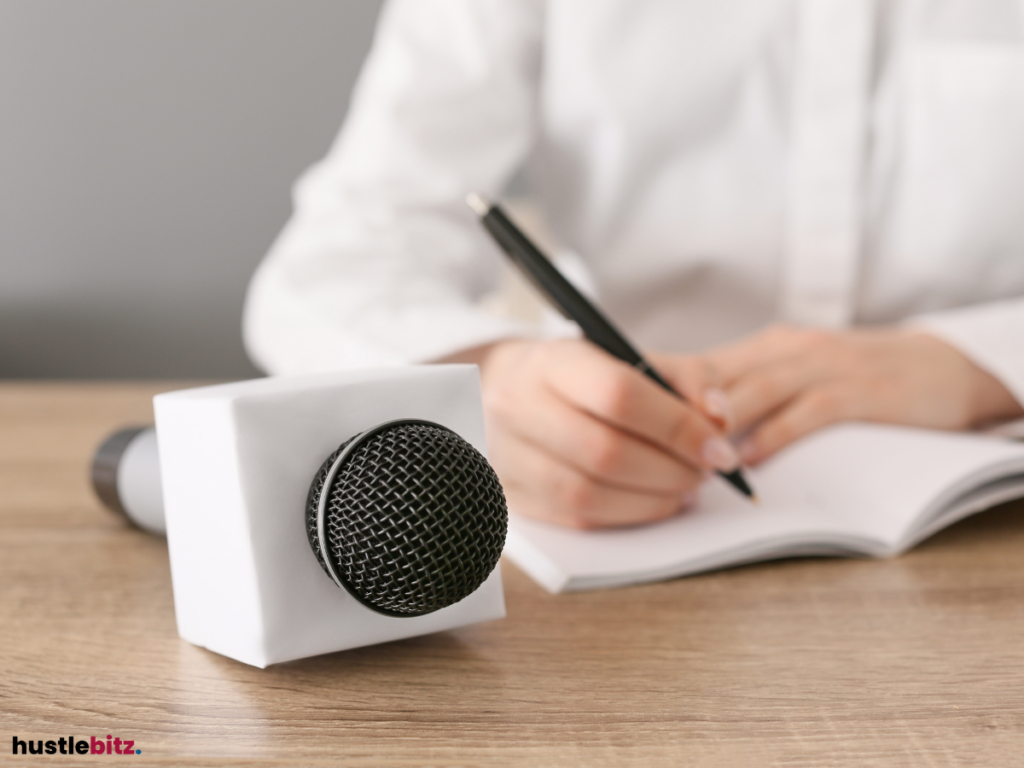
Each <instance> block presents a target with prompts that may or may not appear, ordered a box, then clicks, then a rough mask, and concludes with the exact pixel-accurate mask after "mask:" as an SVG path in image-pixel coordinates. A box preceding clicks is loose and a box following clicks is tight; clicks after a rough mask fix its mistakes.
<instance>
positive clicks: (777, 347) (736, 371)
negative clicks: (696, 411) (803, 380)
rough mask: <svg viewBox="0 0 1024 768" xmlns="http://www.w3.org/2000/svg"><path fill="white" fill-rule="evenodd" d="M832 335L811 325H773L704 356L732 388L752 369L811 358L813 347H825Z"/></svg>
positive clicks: (722, 381) (723, 382)
mask: <svg viewBox="0 0 1024 768" xmlns="http://www.w3.org/2000/svg"><path fill="white" fill-rule="evenodd" d="M831 338H832V334H830V333H829V332H827V331H823V330H819V329H814V328H798V327H795V326H790V325H782V324H780V325H773V326H769V327H768V328H766V329H764V330H763V331H759V332H757V333H755V334H753V335H751V336H748V337H746V338H744V339H740V340H739V341H737V342H734V343H732V344H727V345H725V346H722V347H719V348H717V349H714V350H712V351H711V352H709V353H707V354H706V355H704V358H705V360H706V361H707V363H708V364H709V365H711V366H712V367H713V368H714V369H715V370H716V371H718V375H719V376H720V378H721V385H722V386H723V387H725V388H729V387H731V386H732V385H733V384H734V383H735V382H736V381H737V380H738V379H740V378H741V377H743V376H746V375H748V374H749V373H750V372H751V371H753V370H755V369H757V368H760V367H762V366H765V365H770V364H772V363H775V362H778V361H779V360H782V359H787V358H791V357H794V356H799V357H808V356H810V357H813V356H814V347H816V346H817V347H822V346H828V344H829V341H830V339H831Z"/></svg>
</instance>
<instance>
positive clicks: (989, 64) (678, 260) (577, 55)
mask: <svg viewBox="0 0 1024 768" xmlns="http://www.w3.org/2000/svg"><path fill="white" fill-rule="evenodd" d="M517 174H520V175H521V176H523V177H525V178H526V179H527V180H528V184H529V188H530V192H531V196H532V199H533V200H534V201H536V203H537V205H538V207H539V208H540V209H541V210H543V212H544V214H545V218H546V222H547V226H548V228H549V229H550V232H551V233H552V235H553V237H554V238H556V239H557V241H558V243H559V245H560V247H561V248H562V249H563V251H562V257H563V261H564V263H566V264H568V266H567V269H571V270H575V271H576V272H577V273H580V270H581V269H583V270H584V271H583V272H582V273H580V274H579V277H578V280H579V282H580V284H581V285H586V284H589V285H590V286H591V288H592V289H593V291H594V294H595V295H596V297H597V299H598V302H599V303H600V305H601V306H602V307H603V308H604V309H605V310H606V312H607V313H608V314H609V315H610V316H611V317H612V318H613V320H614V321H615V322H616V323H617V324H619V325H621V326H622V327H623V328H624V329H625V331H626V333H627V334H628V335H630V336H631V337H632V338H633V339H634V341H636V342H638V343H639V344H640V345H641V346H642V347H643V348H644V349H645V350H650V352H649V354H650V358H651V359H652V360H653V361H654V363H655V365H656V367H658V369H659V370H660V371H661V372H662V373H663V374H664V375H665V376H666V377H667V378H669V380H670V381H671V382H672V383H673V384H674V385H675V386H676V387H677V388H678V389H680V390H681V391H682V392H683V393H684V394H685V395H686V396H687V400H688V403H684V402H682V401H680V400H679V399H676V398H673V397H672V396H670V395H669V394H667V393H666V392H664V391H663V390H661V389H659V388H658V387H657V386H656V385H654V384H653V383H651V382H650V381H649V380H647V379H646V378H645V377H643V376H642V375H640V374H639V373H638V372H637V371H635V370H633V369H631V368H629V367H627V366H625V365H624V364H622V363H619V362H618V361H616V360H614V359H612V358H611V357H609V356H608V355H606V354H605V353H603V352H601V351H600V350H598V349H597V348H595V347H593V346H592V345H590V344H588V343H586V342H585V341H582V340H580V339H579V338H578V336H576V337H574V336H573V334H572V333H571V332H568V331H567V330H566V327H565V325H564V324H562V325H559V324H557V323H553V322H548V321H541V322H537V321H528V320H525V319H523V318H517V317H514V316H511V315H510V314H509V313H507V312H502V311H499V310H500V307H501V304H500V302H496V301H494V300H493V299H494V291H495V290H496V288H497V287H498V286H499V284H500V281H501V277H500V275H501V272H500V264H501V262H500V256H498V255H496V254H497V252H496V250H495V248H494V246H493V244H492V243H490V242H488V240H487V238H486V235H485V234H484V233H483V231H482V230H481V228H480V227H479V225H478V222H476V221H475V220H474V217H473V216H472V214H471V212H470V211H469V210H468V208H466V207H465V204H464V202H463V201H464V198H465V196H466V194H467V193H468V192H472V191H479V192H483V193H485V194H488V195H490V196H491V197H497V196H500V194H501V193H502V191H503V190H504V189H505V188H506V186H507V185H508V184H509V183H510V180H513V179H514V177H516V175H517ZM244 330H245V338H246V343H247V346H248V349H249V351H250V354H251V356H252V357H253V359H254V360H255V361H256V362H257V363H258V364H259V365H261V366H262V367H263V368H264V369H266V370H267V371H268V372H271V373H299V372H308V371H314V370H323V369H330V368H337V367H344V366H376V365H392V364H403V363H420V362H432V361H442V360H463V361H474V362H478V363H479V364H480V367H481V381H482V387H483V393H484V407H485V415H486V419H487V428H488V440H489V446H490V447H489V450H490V453H491V460H492V463H493V464H494V466H495V468H496V470H497V472H498V474H499V477H500V478H501V480H502V483H503V485H504V487H505V490H506V492H507V495H508V499H509V503H510V506H511V507H512V508H513V509H515V510H516V511H517V512H519V513H521V514H525V515H530V516H533V517H537V518H541V519H545V520H549V521H553V522H558V523H562V524H566V525H572V526H577V527H600V526H613V525H630V524H637V523H643V522H647V521H652V520H657V519H660V518H663V517H666V516H669V515H673V514H677V513H678V512H679V511H680V509H681V508H684V507H685V506H686V505H687V504H688V503H691V502H692V500H693V498H694V494H695V492H696V491H697V489H698V488H699V486H700V484H701V483H702V482H703V481H704V480H705V479H706V478H707V477H708V476H709V475H710V474H711V471H712V470H715V469H721V470H729V469H732V468H734V467H735V466H737V465H738V464H739V463H740V462H745V463H747V464H757V463H759V462H761V461H763V460H765V459H766V458H767V457H769V456H771V455H772V454H774V453H775V452H777V451H778V450H780V449H781V448H783V447H784V446H786V445H787V444H789V443H790V442H792V441H793V440H796V439H798V438H799V437H801V436H803V435H806V434H808V433H809V432H811V431H813V430H816V429H820V428H822V427H824V426H826V425H828V424H832V423H835V422H838V421H842V420H867V421H877V422H887V423H893V424H906V425H916V426H920V427H929V428H936V429H955V430H962V429H970V428H974V427H978V426H981V425H985V424H989V423H992V422H997V421H1000V420H1006V419H1012V418H1015V417H1017V416H1020V415H1022V408H1021V403H1022V402H1024V342H1022V340H1024V5H1022V4H1021V3H1020V2H1019V0H920V1H918V2H910V1H909V0H774V1H772V2H765V0H726V1H724V2H723V0H678V1H677V2H662V1H660V0H546V1H545V0H392V2H389V3H387V4H386V6H385V7H384V9H383V12H382V15H381V19H380V23H379V27H378V30H377V33H376V38H375V41H374V44H373V48H372V51H371V53H370V55H369V58H368V60H367V63H366V65H365V69H364V71H363V73H362V75H361V78H360V81H359V83H358V85H357V87H356V89H355V92H354V95H353V99H352V104H351V109H350V112H349V115H348V118H347V121H346V124H345V126H344V127H343V129H342V131H341V133H340V135H339V138H338V140H337V141H336V143H335V144H334V146H333V148H332V149H331V151H330V153H329V154H328V156H327V157H326V159H325V160H323V161H322V162H321V163H319V164H318V165H316V166H315V167H314V168H312V169H311V170H310V171H309V172H307V174H306V175H305V176H304V177H303V178H302V179H301V181H300V182H299V183H298V185H297V188H296V191H295V213H294V216H293V218H292V220H291V221H290V222H289V224H288V225H287V227H286V228H285V230H284V231H283V233H282V234H281V236H280V238H279V239H278V240H277V242H276V244H275V245H274V247H273V249H272V251H271V253H270V254H269V255H268V257H267V258H266V260H265V261H264V262H263V263H262V264H261V266H260V268H259V269H258V271H257V273H256V275H255V277H254V279H253V282H252V284H251V287H250V291H249V295H248V299H247V304H246V313H245V318H244Z"/></svg>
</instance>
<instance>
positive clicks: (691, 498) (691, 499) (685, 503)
mask: <svg viewBox="0 0 1024 768" xmlns="http://www.w3.org/2000/svg"><path fill="white" fill-rule="evenodd" d="M696 503H697V492H696V491H687V492H686V493H684V494H683V495H682V497H681V498H680V499H679V505H680V506H681V507H683V508H684V509H689V508H690V507H692V506H693V505H694V504H696Z"/></svg>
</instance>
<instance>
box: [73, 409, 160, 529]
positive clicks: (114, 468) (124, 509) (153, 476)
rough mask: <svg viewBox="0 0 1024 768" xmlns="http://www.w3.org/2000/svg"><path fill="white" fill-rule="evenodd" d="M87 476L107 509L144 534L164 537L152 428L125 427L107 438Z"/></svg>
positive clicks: (157, 466)
mask: <svg viewBox="0 0 1024 768" xmlns="http://www.w3.org/2000/svg"><path fill="white" fill-rule="evenodd" d="M89 475H90V479H91V480H92V488H93V491H95V493H96V495H97V496H98V497H99V499H100V501H101V502H103V505H104V506H105V507H107V509H110V510H112V511H114V512H117V513H118V514H119V515H123V516H124V517H125V518H127V519H128V521H129V522H131V523H133V524H134V525H136V526H137V527H139V528H141V529H142V530H144V531H148V532H149V533H155V534H160V535H164V534H166V533H167V524H166V522H165V520H164V500H163V487H162V485H163V484H162V483H161V482H160V457H159V455H158V453H157V446H156V430H155V429H154V428H153V427H140V426H133V427H124V428H123V429H119V430H118V431H117V432H114V433H113V434H112V435H110V436H109V437H107V439H106V440H104V441H103V442H102V443H101V444H100V447H99V448H97V449H96V453H95V454H94V455H93V458H92V467H91V471H90V473H89Z"/></svg>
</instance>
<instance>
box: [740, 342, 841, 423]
mask: <svg viewBox="0 0 1024 768" xmlns="http://www.w3.org/2000/svg"><path fill="white" fill-rule="evenodd" d="M827 375H828V373H827V372H826V371H821V370H819V369H818V366H817V365H816V364H815V361H814V360H807V359H798V360H783V361H781V362H777V363H774V364H769V365H765V366H763V367H761V368H756V369H754V370H753V371H751V372H750V373H749V374H748V375H746V376H744V377H741V378H740V379H738V380H737V381H736V382H735V383H734V384H733V386H732V387H730V389H729V392H728V399H729V402H730V404H731V406H732V410H733V428H734V429H736V430H740V431H742V430H746V429H748V428H749V427H750V426H751V425H753V424H756V423H757V422H758V421H760V420H761V419H763V418H765V417H766V416H768V414H770V413H772V412H773V411H775V410H778V409H779V408H781V407H782V406H783V405H785V404H786V403H788V402H789V401H790V400H792V399H793V398H794V397H796V396H797V395H798V394H799V393H801V392H803V391H804V390H805V389H807V387H809V386H811V385H812V384H814V383H816V382H818V381H819V380H820V379H822V378H824V377H827Z"/></svg>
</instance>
